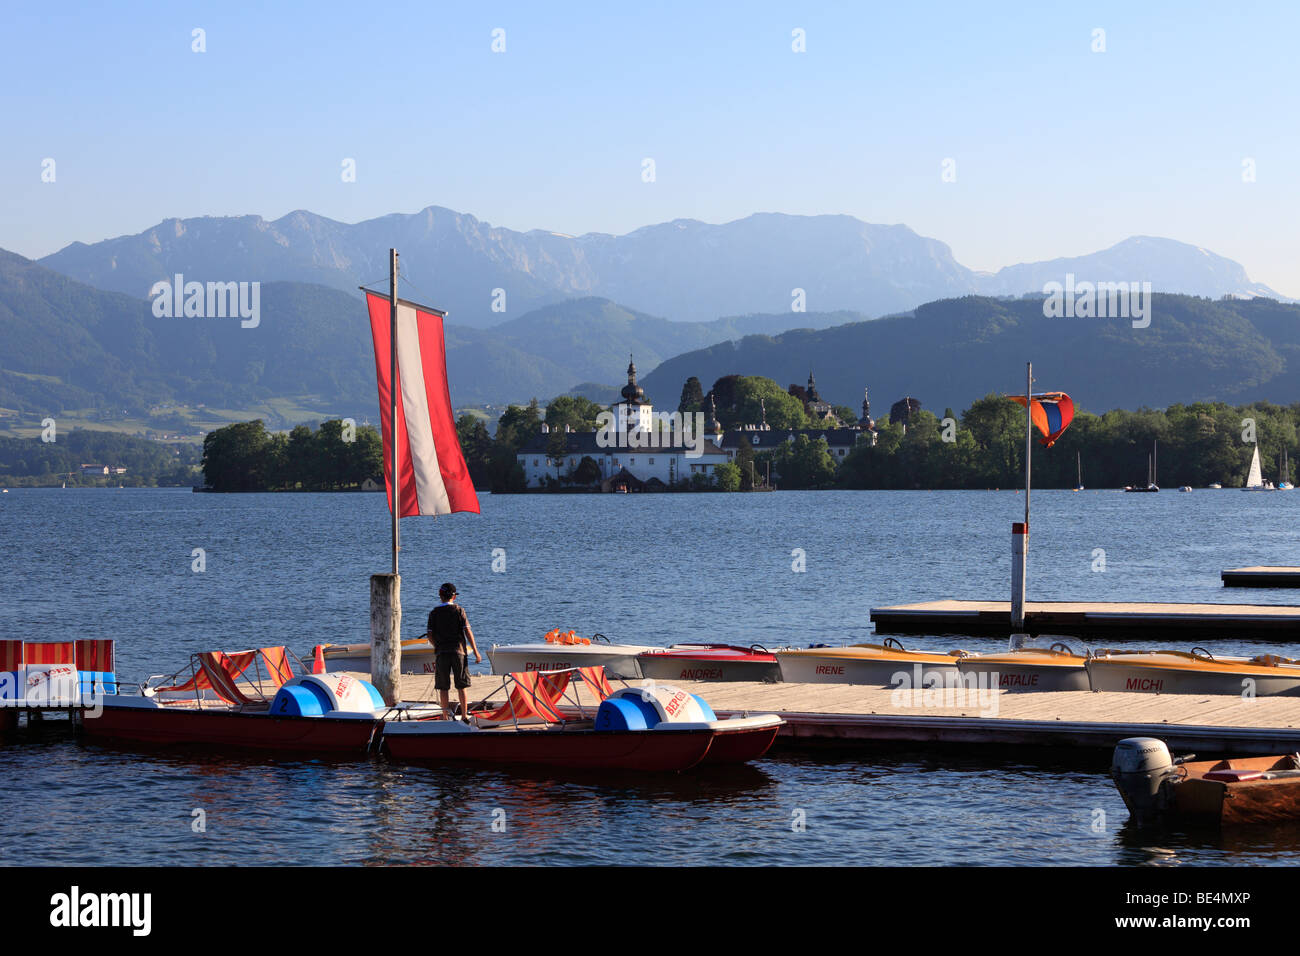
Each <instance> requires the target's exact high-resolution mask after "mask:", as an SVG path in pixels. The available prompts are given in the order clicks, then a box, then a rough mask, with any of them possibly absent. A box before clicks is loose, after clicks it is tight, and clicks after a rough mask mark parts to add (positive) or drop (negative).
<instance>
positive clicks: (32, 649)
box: [25, 641, 77, 667]
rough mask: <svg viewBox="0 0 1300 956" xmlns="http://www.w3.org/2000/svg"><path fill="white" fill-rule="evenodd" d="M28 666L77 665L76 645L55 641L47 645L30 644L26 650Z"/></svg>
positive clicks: (69, 642)
mask: <svg viewBox="0 0 1300 956" xmlns="http://www.w3.org/2000/svg"><path fill="white" fill-rule="evenodd" d="M25 654H26V656H27V663H28V664H71V665H72V666H73V667H75V666H76V665H77V651H76V645H75V644H74V643H73V642H72V641H54V642H51V643H46V644H28V645H27V647H26V650H25Z"/></svg>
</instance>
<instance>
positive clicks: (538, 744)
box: [383, 722, 770, 772]
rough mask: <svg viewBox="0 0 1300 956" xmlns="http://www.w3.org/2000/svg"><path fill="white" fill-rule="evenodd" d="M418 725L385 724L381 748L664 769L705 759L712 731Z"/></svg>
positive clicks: (487, 759)
mask: <svg viewBox="0 0 1300 956" xmlns="http://www.w3.org/2000/svg"><path fill="white" fill-rule="evenodd" d="M412 723H413V724H417V725H418V723H419V722H412ZM420 731H421V728H419V727H418V726H410V725H406V726H403V725H401V724H398V725H391V726H389V727H387V728H385V732H384V736H383V749H384V751H385V752H386V753H388V754H389V755H390V756H392V757H393V758H395V759H397V760H409V761H416V762H420V763H446V764H461V763H481V764H493V765H499V766H542V767H558V768H563V769H568V770H598V769H614V770H638V771H658V772H664V771H680V770H689V769H690V768H691V767H694V766H695V765H696V764H698V763H700V762H701V761H703V760H704V758H705V756H706V755H707V754H708V752H709V748H710V746H711V744H712V742H713V737H714V734H713V732H712V731H710V730H708V729H698V730H681V731H678V730H647V731H621V732H620V731H596V730H569V729H562V728H544V729H536V730H527V729H525V730H514V729H513V728H495V729H491V730H479V731H473V732H466V733H454V732H450V733H449V732H436V731H433V732H427V733H422V732H420ZM769 746H770V743H769Z"/></svg>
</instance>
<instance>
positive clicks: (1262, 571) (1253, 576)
mask: <svg viewBox="0 0 1300 956" xmlns="http://www.w3.org/2000/svg"><path fill="white" fill-rule="evenodd" d="M1219 577H1220V578H1221V579H1222V581H1223V586H1224V587H1225V588H1300V568H1289V567H1266V566H1263V565H1256V566H1253V567H1249V568H1227V569H1226V570H1224V571H1221V572H1219Z"/></svg>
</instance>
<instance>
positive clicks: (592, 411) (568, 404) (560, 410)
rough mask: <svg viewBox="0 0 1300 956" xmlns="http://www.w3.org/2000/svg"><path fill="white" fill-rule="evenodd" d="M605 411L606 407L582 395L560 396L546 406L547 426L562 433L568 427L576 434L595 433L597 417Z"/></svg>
mask: <svg viewBox="0 0 1300 956" xmlns="http://www.w3.org/2000/svg"><path fill="white" fill-rule="evenodd" d="M604 410H605V409H604V406H602V405H598V404H596V403H595V402H593V401H592V400H591V399H589V398H584V397H583V396H581V395H560V396H558V397H556V398H553V399H551V403H550V404H549V405H547V406H546V424H547V425H548V426H549V427H550V429H551V430H552V431H555V430H557V429H558V430H559V431H561V432H562V431H564V426H565V425H568V426H569V427H570V428H571V429H573V430H574V431H575V432H594V431H595V430H596V416H597V415H599V414H600V413H601V412H602V411H604Z"/></svg>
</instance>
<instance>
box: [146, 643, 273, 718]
mask: <svg viewBox="0 0 1300 956" xmlns="http://www.w3.org/2000/svg"><path fill="white" fill-rule="evenodd" d="M263 666H265V669H266V670H265V679H266V680H269V681H270V682H271V683H272V685H274V687H275V688H276V689H279V688H280V687H281V686H283V685H284V683H285V681H287V680H289V679H290V678H292V677H293V670H292V668H291V667H290V666H289V657H288V652H287V651H286V650H285V649H284V647H283V646H278V647H260V648H257V649H255V650H251V651H204V652H203V653H201V654H195V655H194V656H193V657H192V658H191V659H190V670H191V674H190V679H189V680H187V681H185V682H184V683H183V684H173V685H172V686H170V687H155V688H154V691H155V692H156V693H160V694H162V693H184V692H185V691H194V692H195V693H196V694H199V693H200V692H202V691H204V690H210V691H212V692H213V693H214V694H216V695H217V696H218V697H220V698H221V699H222V700H224V701H225V702H226V703H228V704H247V703H248V702H249V700H250V698H249V696H248V695H247V694H245V693H244V692H243V691H242V690H240V688H239V680H240V678H241V677H243V679H244V682H245V684H246V685H248V686H249V687H250V688H255V697H256V698H257V699H262V698H264V697H265V694H264V693H263V692H262V689H261V683H262V680H263V676H262V673H263V672H262V668H263ZM249 667H253V668H254V673H255V675H256V683H254V679H253V678H250V677H245V676H244V672H245V671H247V670H248V668H249Z"/></svg>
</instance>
